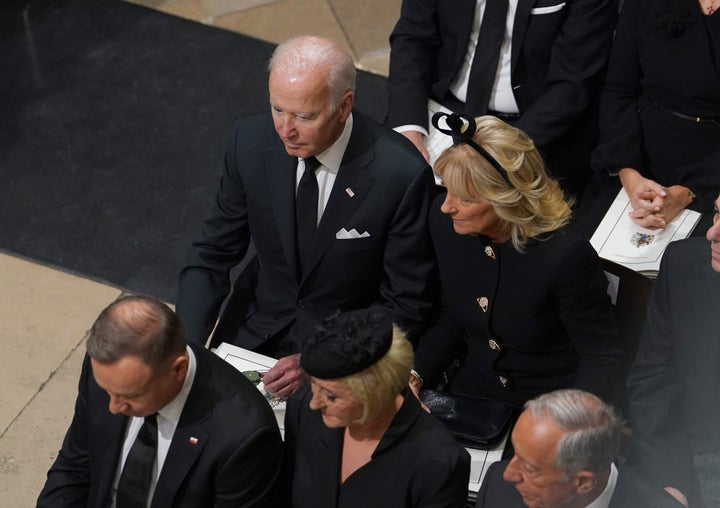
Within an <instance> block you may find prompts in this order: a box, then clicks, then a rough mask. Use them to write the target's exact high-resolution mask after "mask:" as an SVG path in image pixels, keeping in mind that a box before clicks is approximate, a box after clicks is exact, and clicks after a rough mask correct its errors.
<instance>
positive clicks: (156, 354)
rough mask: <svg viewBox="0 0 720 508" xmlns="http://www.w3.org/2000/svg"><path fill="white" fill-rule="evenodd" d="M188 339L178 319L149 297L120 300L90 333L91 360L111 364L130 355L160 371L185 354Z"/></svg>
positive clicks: (103, 313)
mask: <svg viewBox="0 0 720 508" xmlns="http://www.w3.org/2000/svg"><path fill="white" fill-rule="evenodd" d="M186 345H187V335H186V334H185V330H184V329H183V326H182V323H181V322H180V319H179V318H178V317H177V315H176V314H175V313H174V312H173V311H172V310H171V309H170V308H169V307H168V306H167V305H165V304H164V303H163V302H161V301H160V300H157V299H155V298H152V297H149V296H141V295H127V296H121V297H120V298H118V299H117V300H115V301H114V302H113V303H111V304H110V305H108V306H107V307H106V308H105V309H104V310H103V311H102V312H101V313H100V315H99V316H98V318H97V319H96V320H95V323H93V325H92V328H90V331H89V332H88V336H87V342H86V348H87V353H88V355H89V356H90V358H92V359H94V360H96V361H98V362H100V363H102V364H111V363H115V362H116V361H118V360H120V359H121V358H123V357H125V356H128V355H136V356H139V357H140V359H141V360H142V361H143V363H144V364H145V365H148V366H150V367H152V368H153V369H157V368H161V367H163V366H164V365H166V364H167V363H168V362H169V361H171V360H172V359H174V358H175V357H176V356H177V355H179V354H182V353H184V352H185V348H186Z"/></svg>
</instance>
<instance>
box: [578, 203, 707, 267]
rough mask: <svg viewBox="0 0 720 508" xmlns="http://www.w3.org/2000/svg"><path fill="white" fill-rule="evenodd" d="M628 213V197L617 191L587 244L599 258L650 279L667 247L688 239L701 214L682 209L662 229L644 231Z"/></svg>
mask: <svg viewBox="0 0 720 508" xmlns="http://www.w3.org/2000/svg"><path fill="white" fill-rule="evenodd" d="M631 211H632V206H631V205H630V197H629V196H628V195H627V192H625V189H620V192H618V195H617V196H616V197H615V200H614V201H613V203H612V204H611V205H610V208H608V211H607V212H606V213H605V217H603V220H602V221H601V222H600V225H599V226H598V227H597V229H596V230H595V233H594V234H593V236H592V238H591V239H590V243H591V244H592V246H593V247H594V248H595V250H596V251H597V253H598V256H600V257H601V258H603V259H607V260H609V261H614V262H615V263H618V264H620V265H623V266H626V267H628V268H630V269H632V270H635V271H636V272H640V273H642V274H643V275H646V276H648V277H651V278H654V277H655V276H656V275H657V272H658V270H659V269H660V260H661V259H662V255H663V252H665V249H666V248H667V246H668V245H669V244H670V242H674V241H675V240H682V239H683V238H687V237H688V236H690V233H692V230H693V229H694V228H695V226H696V225H697V223H698V221H699V220H700V216H701V214H700V213H698V212H696V211H694V210H688V209H687V208H686V209H685V210H683V211H682V212H680V213H679V214H678V215H677V217H675V218H674V219H673V220H672V221H671V222H670V224H668V225H667V226H666V227H665V228H664V229H647V228H644V227H642V226H639V225H637V224H635V223H634V222H633V221H632V219H631V218H630V216H629V215H628V214H629V213H630V212H631Z"/></svg>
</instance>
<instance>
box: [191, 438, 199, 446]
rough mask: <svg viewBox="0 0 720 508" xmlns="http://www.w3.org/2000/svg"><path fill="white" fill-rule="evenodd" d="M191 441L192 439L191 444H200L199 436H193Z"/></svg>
mask: <svg viewBox="0 0 720 508" xmlns="http://www.w3.org/2000/svg"><path fill="white" fill-rule="evenodd" d="M189 441H190V444H192V445H195V444H198V438H196V437H191V438H190V439H189Z"/></svg>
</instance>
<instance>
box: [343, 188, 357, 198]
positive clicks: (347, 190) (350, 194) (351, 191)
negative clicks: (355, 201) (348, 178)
mask: <svg viewBox="0 0 720 508" xmlns="http://www.w3.org/2000/svg"><path fill="white" fill-rule="evenodd" d="M345 192H347V195H348V196H350V197H351V198H352V197H355V193H354V192H353V190H352V189H351V188H350V187H348V188H347V189H345Z"/></svg>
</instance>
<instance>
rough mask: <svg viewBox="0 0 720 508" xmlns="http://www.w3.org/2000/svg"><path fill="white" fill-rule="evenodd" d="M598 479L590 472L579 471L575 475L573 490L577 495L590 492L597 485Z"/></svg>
mask: <svg viewBox="0 0 720 508" xmlns="http://www.w3.org/2000/svg"><path fill="white" fill-rule="evenodd" d="M597 484H598V477H597V475H596V474H595V473H593V472H591V471H580V472H578V473H577V474H575V490H576V492H577V493H578V494H581V495H582V494H587V493H589V492H592V491H593V490H594V489H595V488H596V487H597V486H598V485H597Z"/></svg>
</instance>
